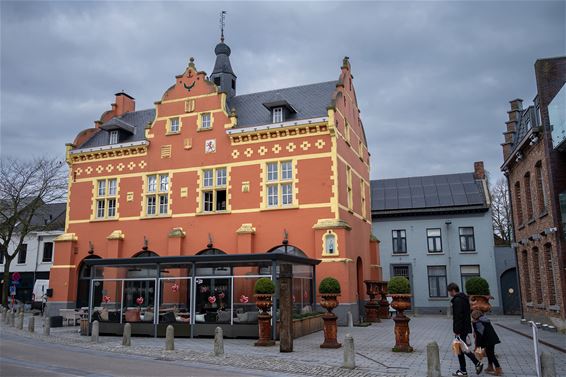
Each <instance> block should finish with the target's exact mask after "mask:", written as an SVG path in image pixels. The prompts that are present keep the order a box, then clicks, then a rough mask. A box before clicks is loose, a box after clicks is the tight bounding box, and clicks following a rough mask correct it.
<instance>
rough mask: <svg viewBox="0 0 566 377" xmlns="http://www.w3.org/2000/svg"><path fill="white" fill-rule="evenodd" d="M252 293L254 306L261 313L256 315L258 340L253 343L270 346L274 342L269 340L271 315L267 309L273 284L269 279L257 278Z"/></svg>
mask: <svg viewBox="0 0 566 377" xmlns="http://www.w3.org/2000/svg"><path fill="white" fill-rule="evenodd" d="M254 292H255V294H254V297H255V299H256V306H257V308H258V309H259V310H260V311H261V313H260V314H259V315H258V326H259V339H258V340H257V342H255V345H256V346H272V345H274V344H275V342H274V341H273V340H272V339H271V314H270V313H269V309H270V308H271V305H272V301H271V299H272V297H273V294H274V293H275V283H274V282H273V281H272V280H271V279H269V278H259V279H257V281H256V282H255V286H254ZM242 296H243V295H242ZM243 297H245V296H243ZM246 301H247V297H246Z"/></svg>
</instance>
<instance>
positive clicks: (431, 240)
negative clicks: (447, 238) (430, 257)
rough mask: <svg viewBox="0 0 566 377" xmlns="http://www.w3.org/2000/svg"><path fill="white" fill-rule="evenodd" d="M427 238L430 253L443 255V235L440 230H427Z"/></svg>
mask: <svg viewBox="0 0 566 377" xmlns="http://www.w3.org/2000/svg"><path fill="white" fill-rule="evenodd" d="M426 237H427V243H428V252H429V253H442V235H441V231H440V228H434V229H427V230H426Z"/></svg>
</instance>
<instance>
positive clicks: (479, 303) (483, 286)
mask: <svg viewBox="0 0 566 377" xmlns="http://www.w3.org/2000/svg"><path fill="white" fill-rule="evenodd" d="M466 293H467V294H468V296H470V307H471V309H472V310H480V311H482V312H484V313H485V312H488V311H490V310H491V304H490V303H489V300H490V299H491V294H490V292H489V283H488V282H487V280H485V279H484V278H482V277H479V276H474V277H472V278H470V279H468V280H467V281H466Z"/></svg>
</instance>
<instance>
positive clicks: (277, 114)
mask: <svg viewBox="0 0 566 377" xmlns="http://www.w3.org/2000/svg"><path fill="white" fill-rule="evenodd" d="M272 121H273V123H283V122H284V121H285V119H284V116H283V107H274V108H273V110H272Z"/></svg>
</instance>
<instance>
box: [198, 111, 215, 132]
mask: <svg viewBox="0 0 566 377" xmlns="http://www.w3.org/2000/svg"><path fill="white" fill-rule="evenodd" d="M200 128H201V129H203V130H209V129H211V128H212V114H211V113H202V114H200Z"/></svg>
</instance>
